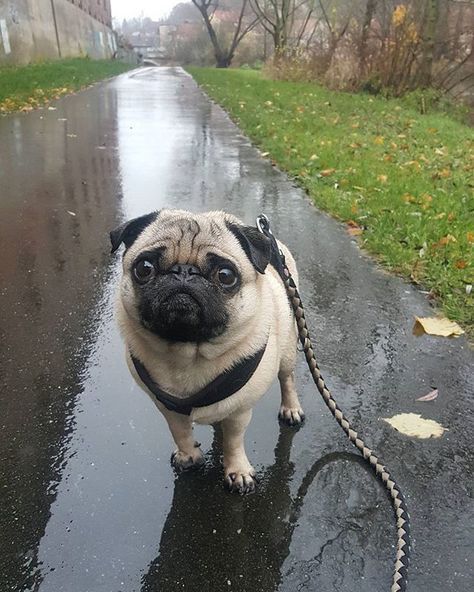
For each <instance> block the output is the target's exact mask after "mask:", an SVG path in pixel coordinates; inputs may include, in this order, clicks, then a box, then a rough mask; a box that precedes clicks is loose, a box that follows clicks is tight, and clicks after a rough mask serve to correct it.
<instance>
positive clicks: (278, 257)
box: [257, 214, 289, 282]
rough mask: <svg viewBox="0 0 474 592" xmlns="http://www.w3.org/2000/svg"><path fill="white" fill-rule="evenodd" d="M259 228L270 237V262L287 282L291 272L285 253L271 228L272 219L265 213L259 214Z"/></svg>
mask: <svg viewBox="0 0 474 592" xmlns="http://www.w3.org/2000/svg"><path fill="white" fill-rule="evenodd" d="M257 228H258V230H259V231H260V232H261V233H262V234H263V235H264V236H266V237H267V238H269V239H270V242H271V251H272V256H271V259H270V263H271V264H272V265H273V266H274V267H275V269H276V270H277V271H278V273H279V275H280V277H281V279H282V280H283V281H284V282H286V281H287V279H288V277H289V272H288V269H287V267H286V262H285V255H284V254H283V251H282V250H281V249H280V247H279V246H278V243H277V241H276V238H275V236H274V234H273V232H272V230H271V228H270V220H269V219H268V217H267V216H265V214H260V215H259V216H257Z"/></svg>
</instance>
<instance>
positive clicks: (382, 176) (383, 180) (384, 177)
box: [377, 175, 388, 183]
mask: <svg viewBox="0 0 474 592" xmlns="http://www.w3.org/2000/svg"><path fill="white" fill-rule="evenodd" d="M377 180H378V181H380V182H381V183H386V182H387V181H388V177H387V175H379V176H378V177H377Z"/></svg>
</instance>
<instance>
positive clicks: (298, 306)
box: [257, 214, 410, 592]
mask: <svg viewBox="0 0 474 592" xmlns="http://www.w3.org/2000/svg"><path fill="white" fill-rule="evenodd" d="M257 228H258V230H259V231H260V232H261V233H262V234H264V235H265V236H266V237H267V238H269V239H270V241H271V260H270V261H271V264H272V265H273V266H274V267H275V268H276V270H277V271H278V273H279V275H280V277H281V279H282V281H283V283H284V284H285V288H286V292H287V294H288V298H289V300H290V303H291V306H292V308H293V312H294V315H295V319H296V324H297V327H298V335H299V340H300V342H301V345H302V347H303V351H304V354H305V356H306V362H307V363H308V367H309V370H310V372H311V376H312V377H313V380H314V382H315V384H316V387H317V389H318V391H319V393H320V395H321V396H322V398H323V400H324V402H325V403H326V405H327V407H328V408H329V410H330V411H331V413H332V415H333V416H334V418H335V419H336V421H337V423H338V424H339V425H340V426H341V428H342V429H343V430H344V432H345V433H346V435H347V437H348V438H349V440H350V441H351V442H352V444H354V446H355V447H356V448H357V450H358V451H359V452H360V453H361V454H362V456H363V457H364V459H365V460H366V461H367V463H368V464H369V465H370V467H371V468H372V470H373V471H374V473H375V475H376V477H377V478H378V479H379V480H380V481H381V482H382V483H383V484H384V486H385V488H386V489H387V491H388V493H389V494H390V498H391V502H392V505H393V509H394V511H395V516H396V525H397V538H398V541H397V552H396V560H395V570H394V574H393V578H392V587H391V589H390V590H391V592H405V590H406V587H407V575H408V563H409V554H410V527H409V514H408V510H407V506H406V503H405V499H404V497H403V494H402V492H401V490H400V487H399V486H398V485H397V483H396V481H395V479H394V478H393V477H392V476H391V475H390V472H389V470H388V469H387V468H386V467H385V465H383V464H382V463H381V462H380V459H378V458H377V456H376V455H375V454H374V453H373V451H372V450H371V449H370V448H368V447H367V446H366V445H365V444H364V441H363V440H362V438H360V437H359V435H358V434H357V432H356V431H355V430H353V429H352V427H351V424H350V423H349V421H348V419H347V418H346V417H345V416H344V414H343V412H342V411H341V409H340V408H339V407H338V405H337V403H336V401H335V400H334V398H333V396H332V395H331V393H330V392H329V389H328V388H327V386H326V383H325V382H324V379H323V377H322V375H321V371H320V369H319V367H318V363H317V361H316V357H315V354H314V350H313V345H312V343H311V338H310V336H309V331H308V326H307V325H306V319H305V315H304V309H303V304H302V302H301V298H300V295H299V293H298V290H297V288H296V284H295V282H294V280H293V278H292V277H291V273H290V271H289V269H288V267H287V265H286V263H285V256H284V255H283V253H282V251H281V249H280V248H279V246H278V243H277V241H276V239H275V237H274V235H273V233H272V231H271V229H270V221H269V220H268V218H267V217H266V216H265V214H260V216H258V218H257Z"/></svg>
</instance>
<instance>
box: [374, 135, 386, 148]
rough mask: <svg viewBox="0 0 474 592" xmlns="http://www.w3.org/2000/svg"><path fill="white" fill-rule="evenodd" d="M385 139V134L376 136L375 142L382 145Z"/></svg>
mask: <svg viewBox="0 0 474 592" xmlns="http://www.w3.org/2000/svg"><path fill="white" fill-rule="evenodd" d="M384 141H385V138H384V137H383V136H375V138H374V144H377V145H378V146H381V145H382V144H383V143H384Z"/></svg>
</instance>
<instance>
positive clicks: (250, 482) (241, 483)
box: [224, 465, 257, 495]
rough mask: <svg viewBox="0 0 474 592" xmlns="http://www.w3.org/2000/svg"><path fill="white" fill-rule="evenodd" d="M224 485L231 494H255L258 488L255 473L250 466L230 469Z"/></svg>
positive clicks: (226, 472)
mask: <svg viewBox="0 0 474 592" xmlns="http://www.w3.org/2000/svg"><path fill="white" fill-rule="evenodd" d="M224 485H225V488H226V489H227V490H228V491H230V492H231V493H240V495H246V494H247V493H253V492H254V491H255V488H256V486H257V478H256V476H255V471H254V469H253V468H252V467H251V466H250V465H249V466H248V467H245V468H242V467H240V468H238V467H235V468H232V467H229V468H228V469H226V471H225V478H224Z"/></svg>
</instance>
